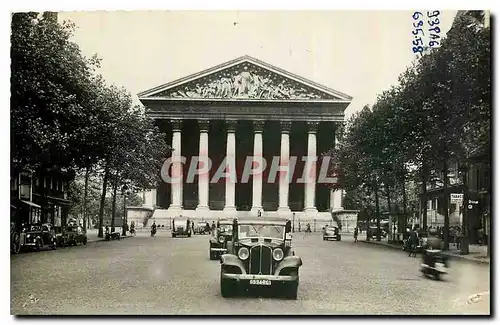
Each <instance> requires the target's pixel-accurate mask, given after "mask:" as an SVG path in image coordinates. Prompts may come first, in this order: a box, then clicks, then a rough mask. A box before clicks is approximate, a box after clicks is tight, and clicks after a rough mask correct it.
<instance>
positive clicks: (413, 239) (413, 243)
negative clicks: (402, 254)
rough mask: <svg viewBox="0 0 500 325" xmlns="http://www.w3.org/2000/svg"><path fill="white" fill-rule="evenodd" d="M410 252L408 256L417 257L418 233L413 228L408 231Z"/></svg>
mask: <svg viewBox="0 0 500 325" xmlns="http://www.w3.org/2000/svg"><path fill="white" fill-rule="evenodd" d="M408 240H409V241H410V254H409V255H408V256H409V257H411V256H413V257H417V246H418V234H417V231H416V229H415V228H413V229H412V230H411V231H410V238H409V239H408Z"/></svg>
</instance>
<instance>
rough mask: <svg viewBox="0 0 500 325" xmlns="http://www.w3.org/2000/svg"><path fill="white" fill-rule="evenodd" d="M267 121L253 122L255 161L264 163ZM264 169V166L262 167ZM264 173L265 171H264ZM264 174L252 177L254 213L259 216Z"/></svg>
mask: <svg viewBox="0 0 500 325" xmlns="http://www.w3.org/2000/svg"><path fill="white" fill-rule="evenodd" d="M264 125H265V121H253V127H254V133H253V156H254V160H255V161H259V163H260V164H262V163H263V161H262V148H263V145H262V132H263V131H264ZM261 167H262V165H261ZM262 172H263V171H262ZM262 172H260V173H256V174H255V175H252V210H251V211H252V213H254V214H255V215H257V213H258V212H259V211H263V208H262Z"/></svg>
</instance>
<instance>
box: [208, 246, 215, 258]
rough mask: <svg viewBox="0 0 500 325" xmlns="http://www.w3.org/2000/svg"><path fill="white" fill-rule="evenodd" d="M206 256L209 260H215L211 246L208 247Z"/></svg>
mask: <svg viewBox="0 0 500 325" xmlns="http://www.w3.org/2000/svg"><path fill="white" fill-rule="evenodd" d="M208 255H209V256H210V260H215V254H214V252H212V245H210V248H209V249H208Z"/></svg>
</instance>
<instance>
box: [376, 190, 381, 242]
mask: <svg viewBox="0 0 500 325" xmlns="http://www.w3.org/2000/svg"><path fill="white" fill-rule="evenodd" d="M375 213H376V217H377V241H380V240H381V237H380V207H379V197H378V187H377V188H376V189H375Z"/></svg>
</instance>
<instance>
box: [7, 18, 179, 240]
mask: <svg viewBox="0 0 500 325" xmlns="http://www.w3.org/2000/svg"><path fill="white" fill-rule="evenodd" d="M74 29H75V26H74V24H72V23H68V22H64V23H62V24H59V23H58V21H57V15H56V14H54V13H44V14H43V15H41V14H39V13H16V14H14V15H13V17H12V36H11V44H12V46H11V59H12V74H11V93H12V96H11V123H12V125H11V141H12V142H11V148H12V167H13V170H20V169H24V170H26V169H29V170H32V171H34V172H36V173H37V174H39V175H43V174H44V173H45V172H47V171H48V170H53V169H56V170H74V171H76V173H77V174H82V175H84V176H83V177H84V179H85V181H84V188H83V202H84V203H83V207H84V215H86V210H87V209H86V206H87V201H88V193H89V189H88V184H89V178H90V177H91V176H92V175H97V176H99V177H100V178H101V179H102V191H101V196H100V204H99V206H100V210H99V236H102V224H103V216H104V209H105V200H106V196H107V191H108V189H110V190H111V192H112V194H113V195H112V197H113V204H112V206H113V211H112V215H114V214H115V206H116V197H117V192H118V191H119V190H120V191H121V190H123V191H134V190H136V189H145V188H150V187H153V186H155V185H156V183H157V182H158V181H159V170H160V168H161V165H162V163H163V162H164V160H165V159H166V158H167V157H168V155H169V153H170V147H169V146H168V145H167V144H166V142H165V138H164V135H163V134H162V133H160V131H159V129H158V127H157V126H155V125H154V122H153V121H152V120H151V119H150V118H148V117H147V116H146V115H145V113H144V110H143V109H142V108H141V107H138V106H134V105H133V103H132V98H131V96H130V94H129V93H127V92H126V91H125V90H124V89H122V88H118V87H116V86H113V85H111V86H110V85H107V84H106V83H105V82H104V80H103V78H102V76H101V75H99V74H98V73H97V69H98V68H99V65H100V60H99V59H98V58H97V56H93V57H91V58H86V57H84V56H83V55H82V54H81V51H80V49H79V47H78V45H77V44H75V43H74V42H72V41H71V37H72V35H73V32H74ZM43 213H44V211H43V210H42V214H43ZM86 220H87V218H85V217H84V222H86ZM112 220H114V218H113V219H112Z"/></svg>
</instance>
